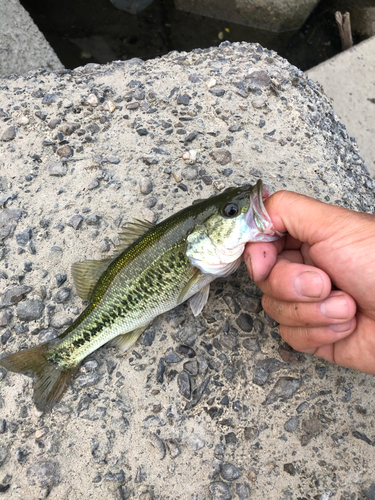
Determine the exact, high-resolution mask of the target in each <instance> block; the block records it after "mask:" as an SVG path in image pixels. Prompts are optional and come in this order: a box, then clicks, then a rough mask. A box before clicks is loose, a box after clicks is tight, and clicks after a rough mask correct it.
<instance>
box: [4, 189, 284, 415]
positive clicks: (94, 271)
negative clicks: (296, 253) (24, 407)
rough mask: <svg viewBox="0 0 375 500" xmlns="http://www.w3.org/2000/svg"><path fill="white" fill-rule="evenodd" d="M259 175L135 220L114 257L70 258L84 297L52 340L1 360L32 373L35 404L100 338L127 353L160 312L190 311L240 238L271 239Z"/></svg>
mask: <svg viewBox="0 0 375 500" xmlns="http://www.w3.org/2000/svg"><path fill="white" fill-rule="evenodd" d="M268 195H269V193H268V191H267V190H266V188H265V187H264V186H263V183H262V181H261V180H260V179H259V180H258V181H257V183H256V185H254V186H252V185H248V184H245V185H243V186H240V187H231V188H227V189H226V190H224V191H223V192H221V193H220V194H218V195H216V196H212V197H210V198H207V199H203V200H198V201H196V202H194V203H193V204H192V205H190V206H188V207H187V208H184V209H182V210H180V211H179V212H177V213H175V214H174V215H172V216H170V217H168V218H166V219H165V220H163V221H162V222H160V223H159V224H152V223H149V222H144V221H141V220H138V219H135V220H134V222H132V223H130V224H128V226H127V227H126V228H125V229H123V231H122V232H121V233H120V234H119V245H118V247H117V249H116V254H115V255H113V256H112V257H110V258H108V259H105V260H100V261H95V260H86V261H83V262H77V263H74V264H73V265H72V275H73V279H74V283H75V286H76V289H77V293H78V295H79V296H80V297H81V298H82V299H84V300H87V301H89V304H88V306H87V307H86V309H84V311H83V312H82V313H81V314H80V316H78V317H77V319H76V320H75V321H74V322H73V323H72V324H71V325H70V326H69V327H68V328H67V329H66V330H65V331H64V332H63V333H62V334H61V335H60V336H59V337H57V338H56V339H53V340H51V341H49V342H46V343H44V344H42V345H39V346H38V347H34V348H31V349H26V350H24V351H21V352H18V353H15V354H10V355H7V356H5V357H2V358H1V359H0V365H2V366H3V367H5V368H6V369H7V370H10V371H13V372H16V373H21V374H24V375H28V376H31V377H33V378H34V393H33V400H34V404H35V406H36V408H37V409H38V410H39V411H41V412H47V411H49V410H51V409H52V408H53V406H54V405H56V403H58V402H59V401H60V400H61V398H62V396H63V394H64V392H65V390H66V389H67V387H68V386H69V384H70V382H71V380H72V378H73V377H74V375H75V374H76V372H77V370H78V369H79V367H80V365H81V363H82V361H83V360H84V359H85V358H86V357H87V356H88V355H89V354H91V353H92V352H94V351H95V350H97V349H99V348H100V347H101V346H103V345H104V344H108V343H109V345H113V346H116V347H118V349H119V350H120V352H125V351H126V350H128V349H129V348H130V347H131V346H133V345H134V344H135V343H136V342H137V340H138V338H139V337H140V335H141V334H142V332H143V331H144V330H145V329H146V328H147V327H148V326H149V325H150V323H151V322H152V321H153V320H154V319H155V318H156V317H157V316H159V315H160V314H163V313H164V312H166V311H169V310H171V309H173V308H174V307H176V306H177V305H179V304H181V303H182V302H184V301H186V300H189V302H190V307H191V310H192V312H193V314H194V316H198V315H199V314H200V312H201V311H202V309H203V307H204V306H205V304H206V302H207V300H208V296H209V289H210V283H211V282H212V281H213V280H214V279H216V278H218V277H225V276H229V275H230V274H232V273H233V272H235V271H236V269H237V268H238V267H239V265H240V263H241V260H242V254H243V251H244V248H245V245H246V243H248V242H250V241H274V240H276V239H278V238H280V237H281V236H282V234H281V233H279V232H277V231H276V230H275V229H274V227H273V224H272V221H271V219H270V217H269V215H268V213H267V211H266V209H265V207H264V203H263V200H264V199H265V198H266V197H267V196H268Z"/></svg>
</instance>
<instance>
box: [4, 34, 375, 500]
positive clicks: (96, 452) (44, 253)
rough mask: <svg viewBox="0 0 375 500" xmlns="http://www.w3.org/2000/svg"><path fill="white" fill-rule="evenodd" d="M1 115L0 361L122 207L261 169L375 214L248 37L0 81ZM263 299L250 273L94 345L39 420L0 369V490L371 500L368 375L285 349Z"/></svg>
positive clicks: (288, 69) (164, 203) (38, 336)
mask: <svg viewBox="0 0 375 500" xmlns="http://www.w3.org/2000/svg"><path fill="white" fill-rule="evenodd" d="M0 117H1V122H0V162H1V163H0V173H1V178H0V188H1V191H0V202H1V204H2V205H3V211H2V212H1V213H0V236H1V240H2V242H3V243H2V246H1V247H0V255H1V261H0V278H1V288H2V290H3V294H2V296H1V297H0V307H1V309H0V338H1V355H4V354H7V353H11V352H16V351H18V350H19V349H21V348H26V347H31V346H33V345H36V344H38V343H39V342H42V341H45V340H47V339H48V338H51V337H53V336H54V335H56V334H57V333H61V332H62V331H63V330H64V328H66V326H67V325H68V324H69V323H70V322H71V321H72V320H73V319H74V318H76V317H77V315H78V314H79V313H80V312H81V311H82V310H83V309H84V307H85V304H84V303H83V302H82V300H80V299H79V298H78V296H77V293H76V291H75V289H74V285H73V282H72V276H71V272H70V268H71V264H72V263H73V262H75V261H78V260H82V259H86V258H87V259H101V258H103V257H106V256H108V255H110V253H111V252H112V251H113V248H114V244H115V243H116V242H117V241H118V239H117V234H118V231H119V230H120V229H119V228H121V226H123V225H124V224H125V223H126V221H128V220H131V219H132V217H134V216H135V217H142V218H146V219H147V220H154V221H158V220H162V219H164V218H165V217H167V216H168V215H170V214H172V213H174V212H176V211H177V210H178V209H180V208H182V207H184V206H187V205H189V204H191V203H192V201H193V200H195V199H197V198H202V197H207V196H210V195H211V194H214V193H217V192H220V191H221V190H222V189H224V188H225V187H226V186H231V185H240V184H242V183H245V182H252V183H253V182H255V181H256V179H258V178H259V177H261V178H263V180H264V181H265V182H266V183H267V184H268V186H269V188H270V189H271V191H275V190H277V189H281V188H289V189H294V190H297V191H299V192H301V193H305V194H307V195H310V196H314V197H316V198H319V199H321V200H324V201H328V202H330V203H336V204H340V205H343V206H346V207H349V208H353V209H357V210H365V211H370V212H371V211H373V209H374V182H373V181H372V180H371V179H370V178H369V176H368V174H367V172H366V169H365V168H364V164H363V161H362V159H361V157H360V155H359V153H358V148H357V145H356V143H355V141H353V140H351V139H350V138H349V136H348V134H347V132H346V129H345V126H344V125H343V124H342V123H341V122H340V120H339V119H338V118H337V115H336V114H335V112H334V111H333V109H332V106H331V103H330V100H329V99H328V98H327V97H326V96H325V95H324V94H323V93H322V91H321V87H320V86H319V85H318V84H316V83H314V82H313V81H312V80H310V79H309V78H308V77H307V76H306V75H305V74H304V73H302V72H301V71H299V70H298V69H297V68H295V67H293V66H291V65H290V64H289V63H288V62H287V61H286V60H285V59H282V58H280V57H278V56H277V55H276V54H275V53H274V52H272V51H268V50H265V49H262V47H260V46H259V45H252V44H246V43H243V44H240V43H236V44H233V45H231V44H229V43H224V44H222V45H221V46H220V48H212V49H207V50H195V51H193V52H191V53H177V52H172V53H170V54H168V55H167V56H164V57H162V58H158V59H156V60H150V61H146V62H143V61H140V60H137V59H135V60H131V61H128V62H115V63H112V64H109V65H106V66H99V65H93V64H90V65H87V66H85V67H82V68H77V69H76V70H74V71H62V72H51V73H49V72H46V71H44V72H35V73H34V74H32V75H29V76H28V77H27V78H7V79H2V80H0ZM145 186H147V189H146V188H145ZM150 187H151V188H152V189H151V192H149V188H150ZM146 192H148V194H144V193H146ZM260 295H261V294H260V291H259V289H257V287H256V286H255V285H254V284H253V283H252V282H251V281H250V280H249V278H248V277H247V273H246V271H245V268H241V269H240V270H239V271H238V272H237V274H236V275H233V276H231V277H230V278H228V279H221V280H217V281H216V282H214V285H213V286H212V289H211V293H210V297H209V300H208V303H207V305H206V307H205V309H204V311H203V312H202V314H201V315H200V316H198V317H197V318H194V317H193V316H192V313H191V312H190V310H189V308H188V306H187V305H186V304H184V305H181V306H180V307H178V308H177V309H176V310H174V311H172V312H170V313H168V314H165V315H163V316H161V317H159V318H158V319H157V320H156V321H155V322H154V324H153V325H152V327H150V329H148V331H146V332H145V334H144V335H143V337H142V339H141V341H140V342H139V343H138V344H137V345H136V346H135V347H134V349H133V350H132V352H130V353H128V354H126V355H119V354H118V353H117V352H116V351H115V350H114V348H110V347H103V348H101V349H100V350H98V351H97V352H95V353H94V354H93V355H92V356H90V358H89V359H88V360H87V362H86V363H84V364H83V367H82V368H81V370H80V371H79V373H78V374H77V377H76V378H75V379H74V381H73V383H72V384H71V386H70V388H69V390H68V391H67V393H66V394H65V395H64V397H63V399H62V401H61V404H59V405H58V406H57V407H56V408H55V409H54V410H53V411H52V413H50V414H47V415H40V414H39V413H38V412H37V411H36V410H35V408H34V407H33V404H32V382H31V380H30V379H28V378H26V377H23V376H21V375H17V374H12V373H6V371H5V370H3V369H2V370H0V407H1V410H0V411H1V414H0V484H1V488H2V491H4V490H5V489H6V488H8V489H7V491H5V493H4V499H5V498H10V499H12V500H13V499H22V500H23V499H25V498H28V499H29V500H36V499H40V498H46V497H47V496H48V498H49V499H51V500H65V499H69V500H71V499H72V498H74V499H75V500H81V499H82V500H83V499H84V500H86V499H87V498H90V499H92V500H102V499H103V498H105V499H112V498H113V499H128V498H135V499H141V500H150V499H160V500H161V499H163V500H167V499H170V500H172V499H173V500H175V499H177V498H179V499H182V500H219V499H221V500H222V499H227V500H230V499H232V498H233V499H241V500H242V499H248V498H251V499H259V500H261V499H264V498H267V499H271V500H272V499H277V500H280V499H283V500H297V499H299V498H307V499H320V500H323V499H329V498H338V499H339V498H340V499H345V500H346V499H354V498H356V499H359V498H361V499H364V498H365V495H367V500H369V499H372V498H374V497H373V496H371V495H374V490H375V482H374V473H373V471H374V470H375V453H374V443H375V432H374V428H375V427H374V404H375V403H374V397H373V394H374V387H375V379H374V377H373V376H368V375H364V374H361V373H358V372H354V371H352V370H348V369H344V368H340V367H338V366H334V365H330V364H328V363H326V362H324V361H322V360H320V359H317V358H314V357H312V356H309V355H304V354H300V353H297V352H294V351H292V350H291V349H290V348H289V347H288V346H287V345H286V344H285V343H284V342H283V341H282V340H281V338H280V336H279V334H278V329H277V324H276V323H275V322H274V321H273V320H271V318H269V317H267V316H266V315H265V313H264V311H262V309H261V306H260ZM11 297H12V300H13V302H9V300H10V298H11ZM18 301H20V302H19V304H17V303H15V302H18ZM181 346H188V347H190V348H191V349H193V351H187V350H186V348H182V347H181ZM187 353H189V354H190V356H192V357H191V358H188V357H186V356H187ZM176 355H177V356H176ZM173 361H174V362H173ZM181 373H183V375H181ZM182 379H184V380H185V385H184V386H182V384H181V380H182ZM189 379H190V383H191V387H190V388H189V387H188V383H187V380H189ZM191 391H195V392H193V394H191ZM198 396H201V397H200V399H199V397H198Z"/></svg>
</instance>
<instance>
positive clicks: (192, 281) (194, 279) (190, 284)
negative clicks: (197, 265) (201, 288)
mask: <svg viewBox="0 0 375 500" xmlns="http://www.w3.org/2000/svg"><path fill="white" fill-rule="evenodd" d="M201 274H202V273H201V271H200V270H199V269H195V271H194V274H193V276H192V277H191V278H190V280H189V281H188V282H187V283H186V285H185V286H184V288H183V289H182V290H181V292H180V295H179V296H178V299H177V304H181V302H183V301H184V300H185V297H186V295H188V293H189V291H190V289H191V288H192V287H193V286H194V285H195V284H196V283H197V281H198V280H199V278H200V277H201Z"/></svg>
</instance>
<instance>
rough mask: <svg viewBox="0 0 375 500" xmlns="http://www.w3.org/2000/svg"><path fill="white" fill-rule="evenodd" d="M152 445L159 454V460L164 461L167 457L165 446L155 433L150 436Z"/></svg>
mask: <svg viewBox="0 0 375 500" xmlns="http://www.w3.org/2000/svg"><path fill="white" fill-rule="evenodd" d="M150 443H151V444H152V446H153V447H154V448H155V450H157V451H158V453H159V460H163V458H164V457H165V455H166V451H165V445H164V443H163V441H162V440H161V439H160V438H159V436H158V435H157V434H155V433H154V432H153V433H151V434H150Z"/></svg>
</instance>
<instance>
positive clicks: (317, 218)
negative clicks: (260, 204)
mask: <svg viewBox="0 0 375 500" xmlns="http://www.w3.org/2000/svg"><path fill="white" fill-rule="evenodd" d="M264 205H265V207H266V210H267V212H268V214H269V216H270V217H271V220H272V222H273V225H274V227H275V229H276V230H277V231H280V232H282V233H285V232H287V233H289V234H290V235H291V236H293V238H296V239H297V240H299V241H301V242H304V243H309V244H310V245H314V244H315V243H318V242H320V241H323V240H325V239H327V238H329V237H331V236H332V234H333V233H335V232H336V231H340V230H341V229H342V228H344V227H345V226H346V222H347V218H348V217H350V216H351V215H352V214H353V212H351V211H350V210H347V209H345V208H341V207H337V206H334V205H328V204H327V203H323V202H321V201H318V200H315V199H314V198H309V197H308V196H304V195H302V194H298V193H293V192H291V191H278V192H277V193H275V194H273V195H271V196H270V197H269V198H267V199H266V200H265V201H264Z"/></svg>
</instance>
